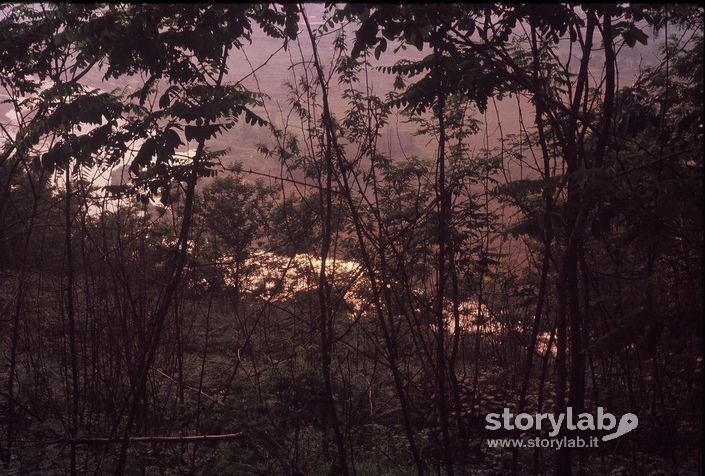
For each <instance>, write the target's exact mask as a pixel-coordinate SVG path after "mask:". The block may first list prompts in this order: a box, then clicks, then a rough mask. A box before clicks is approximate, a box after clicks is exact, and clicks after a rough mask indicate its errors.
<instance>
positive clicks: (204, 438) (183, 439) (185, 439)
mask: <svg viewBox="0 0 705 476" xmlns="http://www.w3.org/2000/svg"><path fill="white" fill-rule="evenodd" d="M241 437H242V433H224V434H220V435H195V436H130V437H128V438H127V440H128V441H130V442H131V443H139V442H142V443H207V442H218V441H232V440H237V439H239V438H241ZM123 441H125V438H124V437H115V438H73V439H71V438H69V439H62V440H54V441H50V442H48V443H75V444H78V445H91V444H108V443H118V442H123Z"/></svg>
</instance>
